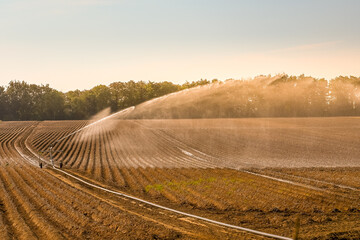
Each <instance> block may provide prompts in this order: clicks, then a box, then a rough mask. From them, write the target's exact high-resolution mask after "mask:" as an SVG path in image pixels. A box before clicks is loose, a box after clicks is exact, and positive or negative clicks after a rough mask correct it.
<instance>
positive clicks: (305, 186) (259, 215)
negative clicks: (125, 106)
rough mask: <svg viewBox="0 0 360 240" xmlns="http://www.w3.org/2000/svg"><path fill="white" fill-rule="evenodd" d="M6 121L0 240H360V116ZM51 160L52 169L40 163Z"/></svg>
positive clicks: (1, 131) (0, 163)
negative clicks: (281, 239) (270, 237)
mask: <svg viewBox="0 0 360 240" xmlns="http://www.w3.org/2000/svg"><path fill="white" fill-rule="evenodd" d="M94 121H95V120H93V121H43V122H2V123H0V142H1V145H0V191H1V194H0V226H1V231H0V239H11V238H19V239H36V238H40V239H47V238H50V237H51V238H55V239H61V238H64V239H84V238H91V239H109V238H110V239H111V238H122V239H126V238H128V239H134V238H135V239H177V238H179V239H265V237H262V236H259V235H254V234H251V233H248V232H246V231H240V230H236V229H231V228H227V227H221V226H218V225H215V224H210V223H207V222H205V221H201V220H198V219H193V218H191V217H187V216H181V215H179V214H175V213H171V212H168V211H165V210H163V209H157V208H155V207H153V206H148V205H146V204H144V203H139V202H137V201H134V200H129V199H127V198H126V197H119V196H115V195H113V194H110V193H106V192H103V191H101V190H99V189H95V188H92V187H89V186H87V185H85V184H83V183H82V182H81V181H79V180H75V179H73V178H70V177H68V176H67V175H65V174H64V173H63V172H60V171H58V170H56V169H53V168H52V166H51V163H50V154H49V152H48V151H49V149H50V147H52V150H53V156H54V163H55V166H57V167H58V166H59V165H60V164H62V165H63V167H62V170H63V171H65V172H66V173H70V174H72V175H74V176H77V177H78V178H79V179H81V180H84V181H87V182H90V183H93V184H96V185H99V186H102V187H105V188H107V189H111V190H114V191H119V192H122V193H126V194H129V195H131V196H135V197H138V198H141V199H144V200H147V201H150V202H153V203H156V204H160V205H162V206H166V207H169V208H171V209H176V210H179V211H182V212H186V213H191V214H195V215H197V216H201V217H205V218H208V219H213V220H216V221H219V222H223V223H227V224H232V225H236V226H241V227H245V228H249V229H254V230H258V231H261V232H266V233H271V234H276V235H280V236H285V237H289V238H291V237H293V236H294V231H295V225H296V224H295V222H296V221H297V219H299V221H300V227H299V239H359V238H360V184H359V183H360V158H359V157H358V156H360V149H359V148H358V147H357V146H359V144H360V139H359V137H358V136H359V135H360V127H359V126H360V125H359V122H360V118H350V117H345V118H340V117H339V118H277V119H275V118H258V119H249V118H248V119H176V120H175V119H167V120H160V119H157V120H156V119H154V120H124V119H116V118H110V119H108V120H106V121H102V122H99V123H98V124H95V125H92V126H89V124H91V123H94ZM39 162H42V163H43V168H42V169H40V168H39V167H38V163H39Z"/></svg>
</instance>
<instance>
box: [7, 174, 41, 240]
mask: <svg viewBox="0 0 360 240" xmlns="http://www.w3.org/2000/svg"><path fill="white" fill-rule="evenodd" d="M0 180H1V181H0V193H1V198H2V199H3V203H4V206H5V211H6V215H5V216H6V219H7V222H8V223H9V224H8V226H9V228H10V231H9V232H10V233H11V235H12V237H14V238H15V239H23V240H28V239H30V240H31V239H37V237H36V236H35V234H34V233H33V232H32V230H31V229H30V227H29V226H28V225H27V224H26V222H25V220H24V218H23V217H22V214H21V213H20V212H19V210H18V208H17V207H16V203H14V200H13V198H12V197H11V196H10V195H9V189H7V188H6V187H5V184H4V183H5V179H4V178H3V174H2V170H0Z"/></svg>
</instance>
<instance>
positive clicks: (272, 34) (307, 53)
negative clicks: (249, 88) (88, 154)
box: [0, 0, 360, 91]
mask: <svg viewBox="0 0 360 240" xmlns="http://www.w3.org/2000/svg"><path fill="white" fill-rule="evenodd" d="M359 10H360V1H357V0H343V1H340V0H336V1H335V0H315V1H314V0H312V1H310V0H303V1H288V0H258V1H254V0H248V1H239V0H234V1H230V0H225V1H220V0H218V1H213V0H206V1H205V0H181V1H175V0H156V1H145V0H138V1H130V0H117V1H116V0H114V1H111V0H108V1H107V0H51V1H45V0H22V1H21V0H1V1H0V66H1V71H0V86H1V85H2V86H4V85H7V84H8V82H9V81H11V80H24V81H26V82H28V83H36V84H41V83H42V84H50V86H51V87H53V88H56V89H58V90H61V91H67V90H74V89H81V90H82V89H90V88H92V87H94V86H96V85H99V84H106V85H107V84H109V83H112V82H115V81H128V80H135V81H139V80H144V81H148V80H150V81H156V82H158V81H172V82H175V83H183V82H185V81H196V80H199V79H200V78H207V79H213V78H218V79H220V80H225V79H228V78H234V79H240V78H248V77H253V76H256V75H260V74H266V75H267V74H277V73H283V72H284V73H287V74H290V75H300V74H303V73H304V74H305V75H311V76H313V77H324V78H326V79H331V78H333V77H336V76H338V75H353V76H359V75H360V68H359V66H360V30H359V29H360V28H359V23H360V15H359Z"/></svg>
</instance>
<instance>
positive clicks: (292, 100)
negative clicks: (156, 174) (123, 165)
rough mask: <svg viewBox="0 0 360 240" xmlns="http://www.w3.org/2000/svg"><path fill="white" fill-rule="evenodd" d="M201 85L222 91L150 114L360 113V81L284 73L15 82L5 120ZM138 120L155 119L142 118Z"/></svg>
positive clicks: (82, 112)
mask: <svg viewBox="0 0 360 240" xmlns="http://www.w3.org/2000/svg"><path fill="white" fill-rule="evenodd" d="M227 82H232V84H227ZM209 84H212V85H209ZM202 85H209V86H214V85H217V86H223V87H221V88H209V91H202V92H201V93H200V94H197V96H196V97H195V99H196V101H189V100H188V99H184V101H182V100H181V101H177V102H176V104H175V103H174V105H172V104H170V102H169V105H170V107H169V108H171V106H174V109H169V111H166V114H168V113H171V111H175V109H176V114H170V115H169V114H168V115H164V114H163V113H161V114H159V112H160V111H157V112H156V111H155V110H154V111H152V112H151V114H155V115H156V114H159V116H158V117H164V118H169V117H172V116H173V115H174V116H175V115H176V117H175V118H179V117H180V118H202V117H211V118H216V117H317V116H321V117H326V116H359V115H360V78H358V77H352V76H350V77H343V76H340V77H337V78H335V79H332V80H330V81H327V80H325V79H316V78H312V77H305V76H304V75H300V76H288V75H281V76H276V77H271V76H259V77H257V78H255V79H253V80H246V81H245V80H230V81H226V82H221V81H218V80H216V79H214V80H212V81H209V80H206V79H201V80H199V81H196V82H186V83H184V84H182V85H180V84H174V83H171V82H159V83H156V82H151V81H149V82H144V81H139V82H135V81H128V82H114V83H111V84H110V85H109V86H105V85H98V86H95V87H94V88H92V89H90V90H84V91H80V90H75V91H69V92H66V93H63V92H60V91H57V90H55V89H53V88H51V87H49V85H35V84H28V83H26V82H24V81H11V82H10V83H9V84H8V86H3V87H1V86H0V119H1V120H65V119H69V120H76V119H89V118H90V117H91V116H92V115H94V114H96V113H97V112H99V111H101V110H103V109H105V108H107V107H110V108H111V111H112V112H115V111H119V110H121V109H125V108H127V107H130V106H135V105H138V104H140V103H142V102H145V101H147V100H150V99H153V98H157V97H160V96H164V95H166V94H169V93H173V92H177V91H181V90H184V89H189V88H193V87H196V86H202ZM226 86H227V87H226ZM230 86H231V87H230ZM205 90H206V89H205ZM221 91H222V92H221ZM188 94H190V92H189V93H188ZM220 103H221V104H220ZM158 108H162V105H158ZM140 109H141V108H140ZM209 109H211V111H209ZM134 116H135V115H134ZM139 118H154V117H153V116H150V115H149V116H146V115H144V114H142V115H141V116H140V115H139Z"/></svg>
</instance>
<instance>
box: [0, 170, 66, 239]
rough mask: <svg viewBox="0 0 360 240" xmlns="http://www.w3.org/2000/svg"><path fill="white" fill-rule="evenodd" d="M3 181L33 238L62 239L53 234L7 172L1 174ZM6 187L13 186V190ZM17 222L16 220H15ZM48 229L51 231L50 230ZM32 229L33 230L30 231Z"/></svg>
mask: <svg viewBox="0 0 360 240" xmlns="http://www.w3.org/2000/svg"><path fill="white" fill-rule="evenodd" d="M0 175H1V178H2V181H3V182H4V185H5V190H6V191H7V192H8V193H9V197H10V199H13V201H14V205H15V209H17V211H18V212H19V214H18V216H17V217H20V215H21V216H23V217H24V222H26V225H27V229H28V230H29V231H30V232H34V235H32V234H31V235H30V236H29V237H30V239H31V238H55V239H56V238H60V239H61V235H58V234H55V233H52V232H51V230H53V229H52V226H49V225H48V224H47V223H46V222H45V220H44V219H43V218H42V217H41V216H40V214H39V213H38V212H37V211H36V209H35V207H34V206H33V205H32V204H31V203H30V200H29V199H27V198H26V197H25V196H24V193H21V192H20V190H19V189H18V186H17V184H16V183H15V182H14V180H13V179H12V178H11V177H10V176H9V174H8V173H7V172H5V171H1V173H0ZM6 186H11V189H9V188H7V187H6ZM15 221H16V220H15ZM48 227H49V228H50V229H51V230H48ZM30 229H31V230H30ZM21 231H22V229H21Z"/></svg>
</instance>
